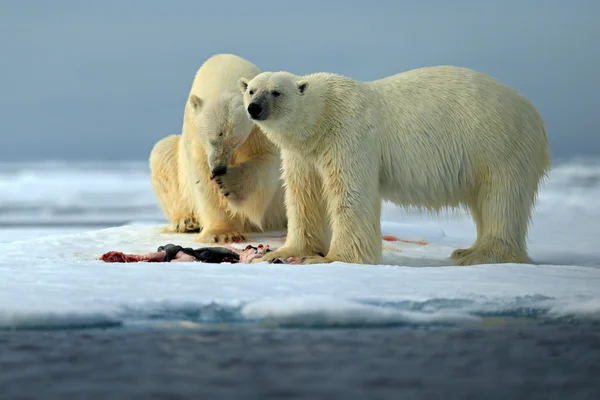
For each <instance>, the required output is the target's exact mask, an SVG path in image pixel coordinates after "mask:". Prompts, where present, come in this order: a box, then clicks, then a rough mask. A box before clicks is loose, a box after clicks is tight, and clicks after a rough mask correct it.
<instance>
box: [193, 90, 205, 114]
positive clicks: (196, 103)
mask: <svg viewBox="0 0 600 400" xmlns="http://www.w3.org/2000/svg"><path fill="white" fill-rule="evenodd" d="M190 105H191V106H192V110H194V111H195V112H198V111H200V109H202V106H203V105H204V101H203V100H202V99H201V98H200V97H198V96H196V95H195V94H193V95H191V96H190Z"/></svg>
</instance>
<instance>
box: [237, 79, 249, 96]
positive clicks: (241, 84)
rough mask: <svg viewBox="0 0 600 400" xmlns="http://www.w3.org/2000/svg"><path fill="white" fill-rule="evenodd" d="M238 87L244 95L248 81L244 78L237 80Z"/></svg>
mask: <svg viewBox="0 0 600 400" xmlns="http://www.w3.org/2000/svg"><path fill="white" fill-rule="evenodd" d="M238 86H239V87H240V90H241V92H242V93H246V89H248V80H247V79H246V78H240V79H239V80H238Z"/></svg>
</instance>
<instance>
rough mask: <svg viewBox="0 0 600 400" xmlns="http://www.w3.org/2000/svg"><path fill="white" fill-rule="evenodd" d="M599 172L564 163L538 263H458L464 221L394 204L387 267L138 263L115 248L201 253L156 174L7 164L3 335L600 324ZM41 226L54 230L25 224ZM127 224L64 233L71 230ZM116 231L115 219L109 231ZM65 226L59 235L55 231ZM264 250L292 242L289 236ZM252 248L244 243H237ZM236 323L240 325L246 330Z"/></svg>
mask: <svg viewBox="0 0 600 400" xmlns="http://www.w3.org/2000/svg"><path fill="white" fill-rule="evenodd" d="M599 188H600V164H598V163H590V162H577V163H574V162H572V163H568V164H564V165H559V166H557V167H556V168H555V169H554V170H553V172H552V174H551V177H550V179H549V181H548V182H547V184H546V185H545V186H544V189H543V190H542V192H541V193H540V200H539V205H538V209H537V212H536V215H535V217H534V221H533V227H532V230H531V239H530V250H531V255H532V257H533V259H534V261H535V262H536V265H513V264H504V265H485V266H473V267H456V266H452V265H451V262H449V260H448V259H447V257H448V255H449V254H450V253H451V252H452V250H454V249H455V248H457V247H464V246H468V245H470V243H471V242H472V241H473V240H474V238H475V229H474V225H473V223H472V222H471V220H470V218H468V216H466V215H465V214H462V213H456V214H455V215H453V216H423V215H418V214H416V213H412V212H407V211H401V210H398V209H396V208H394V207H392V206H389V205H387V206H386V207H385V209H384V213H383V216H382V220H383V223H382V227H383V231H384V234H389V235H393V236H395V237H398V238H401V239H406V240H426V241H427V242H428V244H418V243H408V242H402V241H397V242H388V241H384V249H385V252H384V264H386V265H378V266H369V265H350V264H343V263H333V264H327V265H311V266H291V265H281V264H274V265H269V264H253V265H243V264H217V265H213V264H201V263H168V264H167V263H160V264H153V263H137V264H107V263H103V262H101V261H99V260H98V257H99V256H100V254H102V253H104V252H106V251H109V250H118V251H124V252H132V253H144V252H149V251H153V250H155V249H156V247H157V246H159V245H162V244H165V243H177V244H182V245H188V246H193V247H201V246H203V245H201V244H198V243H195V242H194V241H193V239H194V235H164V234H160V233H159V230H160V228H161V226H162V224H163V223H164V221H163V220H162V215H161V213H160V210H159V209H158V207H157V205H156V202H155V200H154V196H153V194H152V189H151V187H150V182H149V176H148V171H147V166H146V165H145V164H141V165H136V164H125V165H116V166H115V165H110V166H105V165H83V166H81V165H78V166H72V165H68V164H59V163H57V164H51V165H47V164H45V165H36V164H33V165H21V166H14V165H4V166H0V223H2V224H4V225H5V226H8V228H7V229H5V230H0V254H1V255H2V257H1V259H0V329H52V328H56V329H62V328H75V327H103V326H119V325H123V326H127V327H136V326H144V327H146V326H148V325H150V326H161V325H162V324H164V323H172V322H176V323H179V324H181V323H186V324H188V325H191V326H194V327H198V326H203V324H214V323H227V324H254V323H259V324H263V325H266V326H292V327H294V326H311V327H331V326H357V327H365V326H398V325H399V326H415V325H417V326H420V325H425V326H428V325H438V324H442V325H458V326H465V325H467V326H468V325H471V324H481V323H486V322H487V321H489V320H490V319H491V318H495V319H497V318H500V319H501V320H503V321H505V322H506V321H514V320H515V319H516V320H518V321H532V320H540V319H557V318H558V319H568V320H570V321H577V320H580V319H590V318H592V319H598V318H600V246H598V243H600V229H599V227H598V223H599V222H600V207H598V201H597V199H598V195H600V189H599ZM36 219H38V220H39V219H42V220H43V221H44V222H46V223H48V224H50V226H49V227H46V228H35V229H24V228H23V227H22V225H24V224H27V223H35V222H36ZM98 221H101V222H105V223H107V224H110V223H111V221H112V223H114V224H121V223H124V222H128V221H130V222H132V223H131V224H129V225H126V226H121V227H114V228H108V229H102V230H97V229H91V228H86V227H81V226H80V227H68V228H67V227H62V226H60V225H61V224H64V223H65V222H77V223H80V224H81V223H83V224H85V223H86V222H88V223H89V222H98ZM107 221H108V222H107ZM52 224H54V225H52ZM250 239H251V240H252V243H255V244H256V243H259V242H261V243H268V244H270V245H271V246H272V247H277V246H280V245H281V244H282V243H283V235H282V234H281V233H279V234H278V233H269V234H267V235H263V236H260V235H254V236H251V237H250ZM239 246H240V247H241V246H243V245H241V244H240V245H239ZM236 326H237V325H236Z"/></svg>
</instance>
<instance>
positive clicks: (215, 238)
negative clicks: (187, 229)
mask: <svg viewBox="0 0 600 400" xmlns="http://www.w3.org/2000/svg"><path fill="white" fill-rule="evenodd" d="M195 241H196V242H200V243H209V244H223V243H239V242H244V241H246V237H245V236H244V235H243V234H241V233H240V232H235V231H217V230H207V231H204V230H203V231H202V232H201V233H200V234H199V235H198V237H197V238H196V239H195Z"/></svg>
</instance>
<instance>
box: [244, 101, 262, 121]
mask: <svg viewBox="0 0 600 400" xmlns="http://www.w3.org/2000/svg"><path fill="white" fill-rule="evenodd" d="M262 112H263V108H262V106H261V105H260V104H258V103H250V105H249V106H248V114H250V118H252V119H260V114H262Z"/></svg>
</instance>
